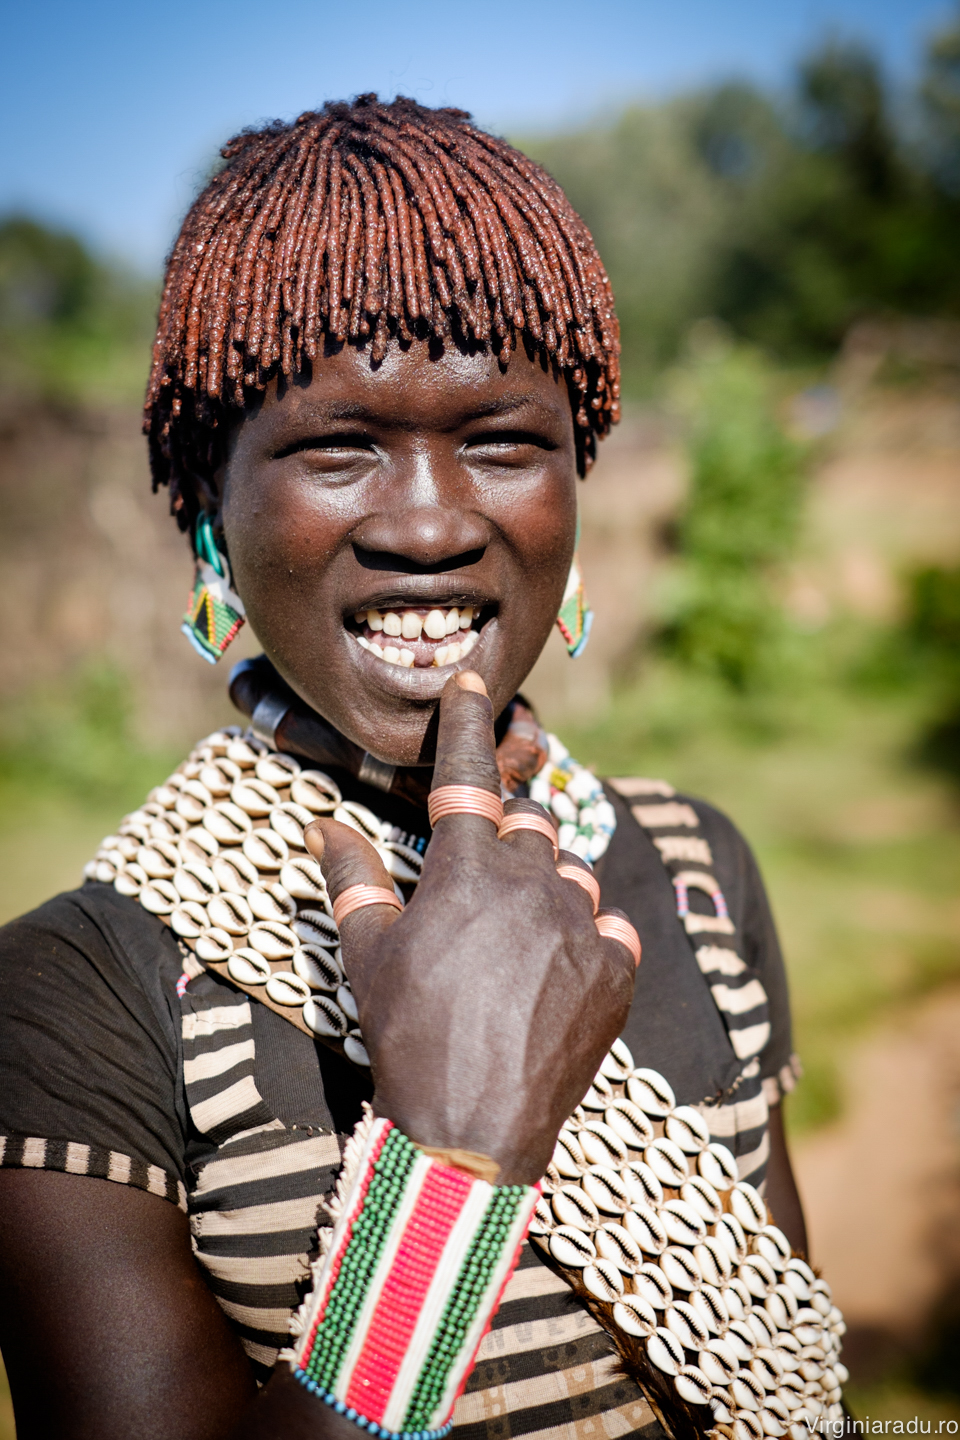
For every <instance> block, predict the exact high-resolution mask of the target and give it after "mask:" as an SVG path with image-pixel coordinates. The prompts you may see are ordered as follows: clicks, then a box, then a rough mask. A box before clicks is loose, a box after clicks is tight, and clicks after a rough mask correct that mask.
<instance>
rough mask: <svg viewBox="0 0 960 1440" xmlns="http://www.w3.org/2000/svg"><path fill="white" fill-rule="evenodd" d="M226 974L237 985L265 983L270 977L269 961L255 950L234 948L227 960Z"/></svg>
mask: <svg viewBox="0 0 960 1440" xmlns="http://www.w3.org/2000/svg"><path fill="white" fill-rule="evenodd" d="M227 974H228V975H229V976H230V978H231V979H232V980H236V982H237V984H238V985H265V984H266V983H267V981H268V980H269V979H270V961H269V960H265V959H264V957H263V956H262V955H258V954H257V952H256V950H249V949H246V948H244V949H241V950H234V952H233V954H232V955H231V956H230V959H229V960H228V961H227Z"/></svg>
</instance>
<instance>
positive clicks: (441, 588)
mask: <svg viewBox="0 0 960 1440" xmlns="http://www.w3.org/2000/svg"><path fill="white" fill-rule="evenodd" d="M495 603H496V601H495V600H494V598H493V596H491V595H489V594H487V593H484V592H483V591H480V590H477V589H475V588H473V587H472V586H469V585H460V586H458V585H456V583H455V582H454V580H453V578H452V577H451V578H450V579H448V578H447V577H446V576H443V575H438V576H437V577H436V579H435V580H434V579H432V578H431V577H430V576H424V575H411V576H410V581H409V584H404V582H403V580H394V582H393V584H392V585H391V586H390V587H389V589H388V588H387V587H386V586H384V587H383V588H382V589H380V590H375V591H371V592H370V593H369V594H368V595H365V596H364V597H363V598H362V599H360V600H357V601H355V602H354V603H353V604H351V605H349V606H347V607H346V609H345V610H344V617H345V618H348V617H350V616H353V615H355V614H356V613H357V611H358V610H411V609H423V608H426V609H428V610H434V609H435V610H444V609H447V610H450V609H453V608H454V606H456V607H457V608H458V609H459V608H460V607H462V606H464V605H472V606H473V608H474V610H482V609H483V608H484V607H485V606H489V605H493V604H495Z"/></svg>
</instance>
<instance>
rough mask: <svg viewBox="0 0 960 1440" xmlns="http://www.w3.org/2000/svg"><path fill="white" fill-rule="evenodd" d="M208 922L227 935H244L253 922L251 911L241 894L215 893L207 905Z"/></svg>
mask: <svg viewBox="0 0 960 1440" xmlns="http://www.w3.org/2000/svg"><path fill="white" fill-rule="evenodd" d="M207 914H208V915H209V916H210V924H211V925H215V926H217V928H218V929H220V930H226V932H227V934H228V935H246V933H247V931H248V930H249V929H250V926H251V925H252V924H253V911H252V910H251V909H250V906H249V905H248V904H247V902H246V900H245V899H244V897H243V896H242V895H230V894H227V895H215V896H214V897H213V899H212V900H211V901H210V903H209V905H208V906H207Z"/></svg>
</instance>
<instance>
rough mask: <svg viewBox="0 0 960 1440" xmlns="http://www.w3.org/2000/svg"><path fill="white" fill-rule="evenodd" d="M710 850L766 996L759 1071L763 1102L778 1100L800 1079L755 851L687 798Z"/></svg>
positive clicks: (720, 818) (719, 816) (709, 809)
mask: <svg viewBox="0 0 960 1440" xmlns="http://www.w3.org/2000/svg"><path fill="white" fill-rule="evenodd" d="M691 803H692V804H693V805H694V808H695V810H696V812H697V814H698V816H699V818H700V821H701V825H702V828H703V831H704V834H705V835H706V836H707V838H708V840H709V843H710V846H711V849H712V850H713V854H714V861H715V869H716V873H717V876H718V879H719V880H720V883H721V886H722V889H723V891H724V894H725V895H726V897H727V900H728V902H729V904H730V907H731V914H733V916H734V918H735V920H736V922H737V928H738V929H739V931H740V934H741V937H742V940H743V958H744V959H745V960H746V962H747V964H748V965H749V967H750V968H751V970H754V971H756V973H757V976H758V977H759V979H760V982H761V984H762V985H763V988H764V990H765V991H766V995H767V1003H768V1005H769V1014H770V1038H769V1039H768V1041H767V1043H766V1045H765V1046H764V1048H763V1050H762V1051H761V1052H760V1075H761V1078H762V1080H763V1088H764V1093H765V1094H766V1097H767V1103H768V1104H770V1105H776V1104H778V1103H779V1102H780V1100H782V1099H783V1097H784V1095H786V1094H788V1093H789V1092H790V1091H791V1090H792V1089H793V1088H794V1087H795V1085H796V1083H797V1080H798V1079H799V1078H800V1073H801V1070H800V1061H799V1058H798V1056H797V1055H796V1054H795V1053H794V1050H793V1027H792V1023H791V1018H790V991H789V986H788V983H787V973H786V969H785V966H784V963H783V953H782V951H781V949H780V940H779V937H778V935H777V928H776V925H775V924H774V919H773V915H772V913H771V910H770V901H769V899H768V898H767V892H766V887H765V886H764V883H763V879H762V877H761V875H760V870H759V867H758V865H757V862H756V859H755V857H754V854H753V851H752V850H751V849H750V846H749V845H748V844H747V842H746V840H745V839H744V837H743V836H742V835H741V834H740V831H739V830H738V829H737V828H736V826H735V825H734V824H733V823H732V822H731V821H730V820H729V819H728V818H727V816H726V815H724V814H723V813H722V812H721V811H719V810H715V809H714V808H713V806H711V805H706V804H704V802H703V801H700V800H696V801H692V802H691Z"/></svg>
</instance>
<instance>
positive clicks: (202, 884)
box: [173, 863, 220, 905]
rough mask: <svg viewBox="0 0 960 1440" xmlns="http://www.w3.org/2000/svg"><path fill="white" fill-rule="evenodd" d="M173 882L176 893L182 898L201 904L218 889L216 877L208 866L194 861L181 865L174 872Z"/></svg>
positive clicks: (210, 897)
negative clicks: (191, 863)
mask: <svg viewBox="0 0 960 1440" xmlns="http://www.w3.org/2000/svg"><path fill="white" fill-rule="evenodd" d="M173 884H174V887H175V888H176V891H177V894H178V895H181V896H182V897H183V899H184V900H196V901H197V902H198V903H199V904H201V905H205V904H206V903H207V901H208V900H210V899H212V898H213V896H214V895H216V894H218V893H219V890H220V886H219V885H218V884H217V877H216V876H215V875H214V873H213V871H212V870H211V869H210V866H209V865H200V864H196V863H195V864H193V865H181V866H180V868H179V870H177V871H175V872H174V876H173Z"/></svg>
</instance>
